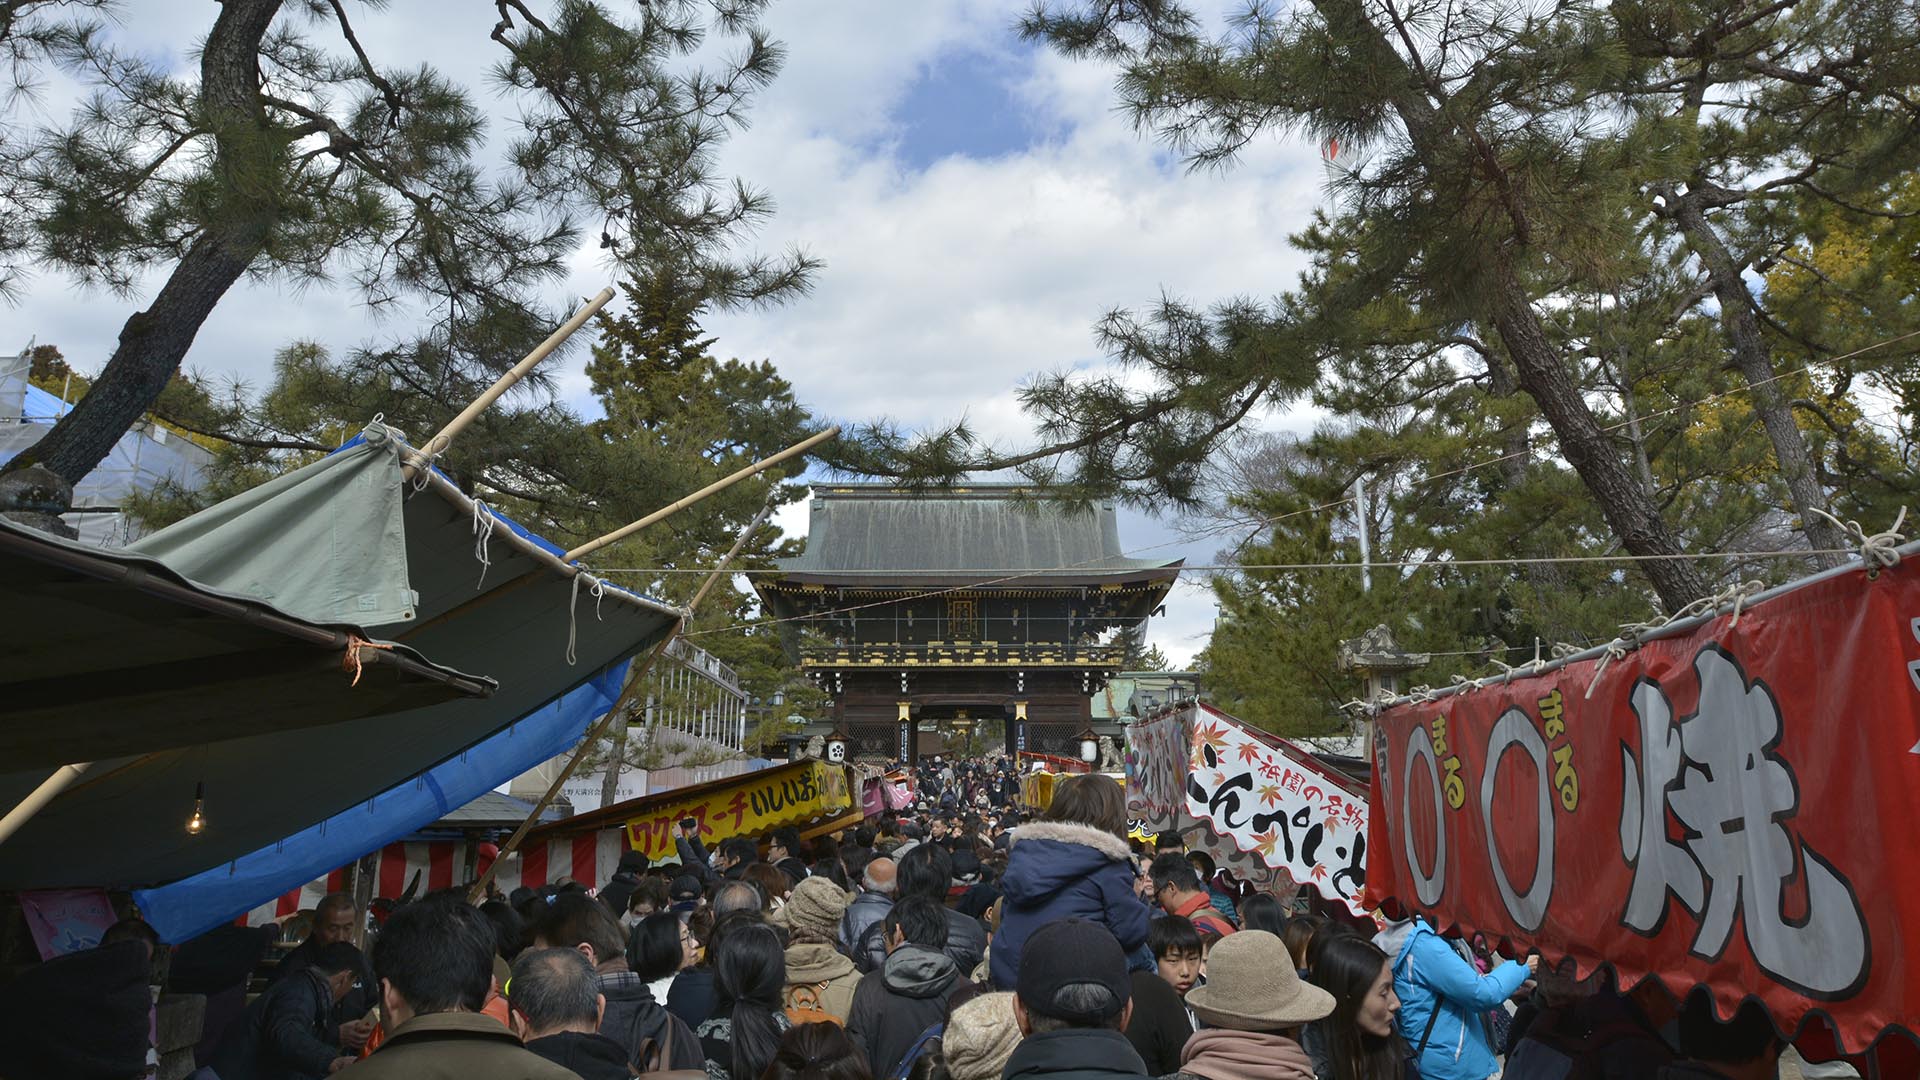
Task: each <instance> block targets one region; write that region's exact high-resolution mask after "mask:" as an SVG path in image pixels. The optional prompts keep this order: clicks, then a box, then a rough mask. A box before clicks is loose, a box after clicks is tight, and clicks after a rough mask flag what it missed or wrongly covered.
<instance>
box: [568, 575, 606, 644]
mask: <svg viewBox="0 0 1920 1080" xmlns="http://www.w3.org/2000/svg"><path fill="white" fill-rule="evenodd" d="M581 578H586V579H587V581H589V582H591V583H592V584H591V586H590V587H589V588H588V590H587V592H588V595H590V596H592V597H593V617H594V618H595V619H598V620H600V621H602V622H604V621H605V619H604V617H603V616H602V615H601V614H600V601H601V599H602V598H603V597H605V596H606V595H607V583H606V581H605V580H604V579H602V578H597V577H594V576H593V575H592V574H589V573H587V572H586V571H584V570H582V571H581V572H579V573H577V574H575V575H573V589H572V591H571V592H570V593H569V594H568V596H567V666H568V667H572V666H573V665H574V664H576V663H579V660H580V658H579V656H578V655H577V654H576V653H575V651H574V647H575V645H576V644H577V643H578V642H579V638H580V623H579V620H578V619H577V618H576V617H575V616H574V613H573V610H574V605H576V604H578V603H579V602H580V579H581Z"/></svg>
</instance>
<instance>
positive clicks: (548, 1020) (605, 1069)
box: [507, 949, 633, 1080]
mask: <svg viewBox="0 0 1920 1080" xmlns="http://www.w3.org/2000/svg"><path fill="white" fill-rule="evenodd" d="M508 985H509V990H510V993H509V996H508V998H507V1004H508V1005H509V1006H511V1007H512V1009H513V1029H514V1031H515V1033H517V1034H518V1035H519V1036H520V1039H521V1041H522V1042H524V1043H526V1044H527V1049H528V1050H531V1051H533V1052H534V1053H536V1054H538V1055H540V1056H541V1057H543V1058H546V1059H547V1060H548V1061H551V1062H553V1063H554V1064H556V1065H563V1066H565V1067H566V1068H568V1069H571V1070H573V1071H574V1072H576V1073H578V1074H580V1077H581V1080H630V1078H631V1077H632V1075H633V1074H632V1073H631V1072H630V1071H628V1069H627V1049H626V1047H624V1046H621V1045H620V1044H619V1043H617V1042H614V1041H613V1040H612V1039H609V1038H607V1037H606V1036H605V1035H602V1034H600V1015H601V1012H602V1011H603V1010H604V1009H605V1008H606V1004H607V999H606V998H604V997H602V996H600V992H599V990H598V989H596V987H595V984H594V974H593V964H592V962H590V961H589V960H588V959H587V958H586V956H585V955H584V954H583V953H581V952H579V951H578V950H576V949H528V950H526V951H525V952H523V953H521V954H520V955H519V956H517V957H515V958H514V961H513V980H512V981H511V982H510V983H509V984H508Z"/></svg>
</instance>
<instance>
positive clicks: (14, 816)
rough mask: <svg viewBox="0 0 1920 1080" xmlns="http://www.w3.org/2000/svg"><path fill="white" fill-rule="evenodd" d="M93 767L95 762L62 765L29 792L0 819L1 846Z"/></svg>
mask: <svg viewBox="0 0 1920 1080" xmlns="http://www.w3.org/2000/svg"><path fill="white" fill-rule="evenodd" d="M92 767H93V762H91V761H78V762H75V763H73V764H72V765H62V766H60V767H59V768H58V769H55V770H54V771H53V774H52V775H50V776H48V777H47V778H46V779H45V780H42V781H40V786H39V787H37V788H34V789H33V790H32V791H30V792H28V793H27V797H26V798H24V799H21V800H20V803H19V805H17V806H15V807H14V808H13V809H12V810H9V811H7V816H6V817H4V818H0V844H4V843H6V842H7V838H8V837H10V836H12V835H13V834H14V833H16V832H19V831H20V826H22V825H25V824H26V823H27V822H29V821H31V820H33V815H35V814H37V813H39V812H40V811H41V810H42V809H44V808H45V807H46V805H47V804H48V803H50V802H52V801H53V799H54V796H56V795H59V794H60V793H61V792H62V791H65V790H67V786H68V785H69V784H72V783H73V782H74V781H75V780H78V779H79V778H80V774H81V773H83V772H86V771H87V770H88V769H90V768H92Z"/></svg>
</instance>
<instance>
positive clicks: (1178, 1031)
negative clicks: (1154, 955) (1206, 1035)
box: [1127, 971, 1193, 1076]
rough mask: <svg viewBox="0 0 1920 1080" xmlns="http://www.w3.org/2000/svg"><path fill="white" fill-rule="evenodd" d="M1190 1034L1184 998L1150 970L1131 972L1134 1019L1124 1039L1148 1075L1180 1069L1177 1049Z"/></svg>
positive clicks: (1184, 1044) (1184, 1045) (1183, 1045)
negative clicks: (1131, 1046)
mask: <svg viewBox="0 0 1920 1080" xmlns="http://www.w3.org/2000/svg"><path fill="white" fill-rule="evenodd" d="M1192 1035H1193V1022H1192V1021H1191V1020H1189V1019H1188V1018H1187V1005H1186V1002H1184V1001H1182V1000H1180V992H1179V991H1178V990H1175V989H1174V988H1173V985H1172V984H1171V983H1169V982H1167V980H1165V979H1163V978H1161V977H1160V976H1159V975H1157V974H1155V973H1153V972H1151V971H1136V972H1134V973H1133V1019H1131V1020H1129V1021H1128V1022H1127V1041H1128V1042H1130V1043H1132V1044H1133V1049H1134V1050H1135V1051H1136V1052H1137V1053H1138V1054H1139V1055H1140V1060H1141V1061H1143V1062H1145V1063H1146V1066H1147V1073H1148V1075H1151V1076H1165V1075H1167V1074H1168V1073H1174V1072H1179V1071H1180V1051H1181V1050H1182V1049H1184V1048H1185V1047H1186V1045H1187V1040H1188V1039H1189V1038H1191V1037H1192Z"/></svg>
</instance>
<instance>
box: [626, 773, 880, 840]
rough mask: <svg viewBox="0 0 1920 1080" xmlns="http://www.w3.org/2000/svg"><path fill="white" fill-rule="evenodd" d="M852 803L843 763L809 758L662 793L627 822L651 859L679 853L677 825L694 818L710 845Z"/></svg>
mask: <svg viewBox="0 0 1920 1080" xmlns="http://www.w3.org/2000/svg"><path fill="white" fill-rule="evenodd" d="M852 808H853V793H852V791H851V789H850V787H849V786H848V783H847V770H846V769H845V767H843V766H836V765H828V764H826V763H825V762H821V761H806V762H801V763H799V764H795V765H786V766H779V767H776V768H772V769H763V770H761V771H760V772H756V773H749V774H747V775H746V776H743V777H741V778H740V779H739V780H738V781H737V782H735V783H731V784H726V785H723V786H719V787H716V788H713V789H711V790H707V791H703V792H700V793H698V794H694V795H688V796H683V797H681V798H662V799H660V801H659V802H657V803H656V804H655V805H653V806H649V807H648V808H647V813H646V814H645V815H644V816H642V817H636V818H630V819H628V820H627V822H626V829H627V842H628V843H629V844H631V845H632V847H633V849H634V850H635V851H638V852H641V853H643V854H645V855H646V856H647V858H649V859H653V860H659V859H663V858H666V857H668V856H671V855H673V854H674V850H675V849H674V837H675V835H676V834H677V832H676V828H675V826H676V825H677V824H678V823H679V821H680V820H681V819H682V818H692V819H693V820H694V821H695V822H696V823H698V825H699V827H700V838H701V840H702V841H703V842H704V843H706V844H707V845H708V846H712V845H714V844H717V843H719V842H720V841H722V840H726V839H728V838H730V837H735V836H746V837H753V838H758V837H760V836H763V835H765V834H766V833H769V832H771V831H773V830H774V829H778V828H780V827H782V826H785V825H803V824H806V823H808V822H811V821H815V820H818V819H820V818H824V817H827V816H830V815H836V814H842V813H845V812H846V811H848V810H850V809H852Z"/></svg>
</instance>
